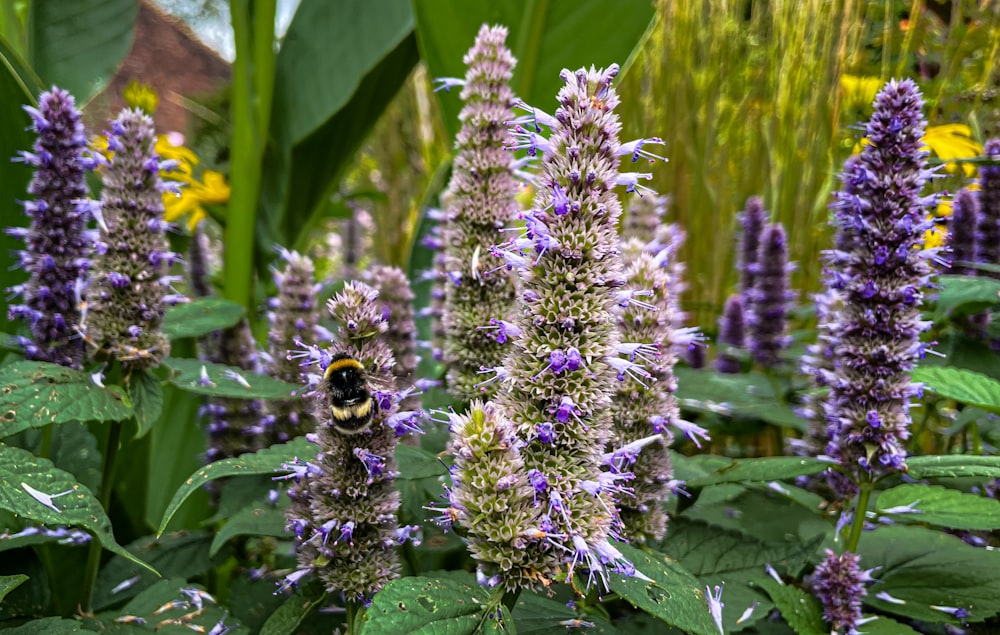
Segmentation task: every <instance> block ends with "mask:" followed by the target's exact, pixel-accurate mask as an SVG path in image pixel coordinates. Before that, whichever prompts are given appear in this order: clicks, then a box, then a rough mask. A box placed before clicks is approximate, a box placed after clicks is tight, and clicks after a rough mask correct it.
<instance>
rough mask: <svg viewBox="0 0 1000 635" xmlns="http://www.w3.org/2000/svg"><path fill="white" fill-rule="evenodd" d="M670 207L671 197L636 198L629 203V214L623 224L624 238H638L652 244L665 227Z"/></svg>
mask: <svg viewBox="0 0 1000 635" xmlns="http://www.w3.org/2000/svg"><path fill="white" fill-rule="evenodd" d="M669 205H670V197H669V196H666V195H664V196H634V197H632V199H631V200H629V202H628V206H627V209H628V213H627V214H626V215H625V221H624V222H623V223H622V238H623V239H626V240H627V239H630V238H638V239H639V240H641V241H643V242H651V241H653V240H655V239H656V237H657V230H658V229H659V228H660V227H662V226H663V223H664V218H665V217H666V215H667V207H669Z"/></svg>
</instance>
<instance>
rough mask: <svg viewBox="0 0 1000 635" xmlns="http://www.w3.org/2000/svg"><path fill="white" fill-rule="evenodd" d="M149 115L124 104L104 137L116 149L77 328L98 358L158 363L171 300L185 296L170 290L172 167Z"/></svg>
mask: <svg viewBox="0 0 1000 635" xmlns="http://www.w3.org/2000/svg"><path fill="white" fill-rule="evenodd" d="M155 141H156V136H155V134H154V132H153V120H152V119H150V118H149V116H147V115H145V114H144V113H143V112H142V111H140V110H135V109H131V110H125V111H122V113H121V114H120V115H119V116H118V118H117V119H115V121H114V122H113V123H112V125H111V131H110V132H109V133H108V136H107V144H108V149H109V150H110V151H111V152H112V153H113V154H112V156H111V159H110V160H109V161H108V165H107V166H106V167H105V168H104V170H103V174H102V180H103V183H104V189H103V191H102V192H101V202H100V206H95V207H94V208H93V212H94V214H95V215H96V216H97V224H98V227H99V229H100V240H99V242H98V244H97V250H96V254H95V256H94V262H93V269H92V274H91V279H90V283H89V289H88V292H87V312H86V314H85V316H84V318H83V326H82V330H83V332H84V335H85V338H86V340H87V342H88V343H89V344H90V346H91V348H92V351H91V352H92V354H93V356H94V357H95V358H97V359H108V358H116V359H118V360H120V361H121V362H122V363H123V364H124V365H127V366H129V367H131V368H137V369H139V368H148V367H151V366H156V365H158V364H159V363H160V360H161V359H163V358H164V357H166V356H167V355H168V354H169V353H170V340H169V339H167V337H166V336H165V335H164V334H163V333H162V332H161V330H160V325H161V323H162V322H163V314H164V312H165V311H166V307H167V305H168V304H171V303H175V302H181V301H184V300H186V298H184V297H183V296H179V295H175V294H174V293H173V292H172V288H171V283H172V282H173V281H174V279H173V278H172V277H171V276H169V275H167V270H168V268H169V267H170V265H171V264H172V263H173V261H174V259H175V258H176V254H174V253H173V252H171V251H170V249H169V245H168V243H167V237H166V234H165V232H166V230H167V222H166V221H165V220H164V219H163V192H164V191H166V190H169V189H170V188H171V187H173V184H171V183H165V182H163V181H161V179H160V171H161V170H167V169H169V168H170V167H172V166H171V165H170V164H168V162H166V161H161V160H160V158H159V156H157V154H156V152H155V151H154V144H155Z"/></svg>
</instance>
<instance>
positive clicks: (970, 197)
mask: <svg viewBox="0 0 1000 635" xmlns="http://www.w3.org/2000/svg"><path fill="white" fill-rule="evenodd" d="M978 223H979V200H978V199H977V198H976V195H975V193H974V192H972V191H971V190H969V189H963V190H962V191H960V192H959V193H958V196H956V197H955V200H954V201H953V202H952V205H951V218H950V219H949V220H948V249H949V250H950V252H951V253H950V254H949V255H950V257H951V261H952V262H953V263H957V262H975V261H976V256H977V254H976V245H977V242H976V226H977V225H978ZM951 273H954V274H959V275H967V276H973V275H976V270H975V269H972V268H969V267H964V266H962V265H955V264H953V265H952V267H951Z"/></svg>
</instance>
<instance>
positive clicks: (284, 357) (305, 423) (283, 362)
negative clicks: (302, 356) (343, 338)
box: [258, 249, 320, 446]
mask: <svg viewBox="0 0 1000 635" xmlns="http://www.w3.org/2000/svg"><path fill="white" fill-rule="evenodd" d="M279 254H280V255H281V258H282V260H284V261H285V265H284V268H283V269H275V271H274V283H275V284H276V285H277V287H278V295H277V296H276V297H275V298H274V299H273V300H272V301H271V311H270V312H269V313H268V322H269V323H270V325H271V327H270V329H269V330H268V334H267V347H268V364H267V372H268V374H269V375H271V376H272V377H276V378H278V379H280V380H282V381H287V382H289V383H292V384H304V383H305V378H304V377H303V375H302V367H301V366H300V365H299V363H298V362H297V361H295V360H292V359H289V355H288V351H289V350H292V349H295V348H299V347H303V346H313V345H315V344H316V342H318V341H319V309H318V307H317V306H316V294H317V293H319V289H320V285H319V284H317V283H316V282H315V281H314V280H313V276H314V274H313V271H314V270H313V262H312V260H311V259H310V258H309V257H308V256H303V255H302V254H300V253H298V252H295V251H288V250H287V249H281V250H280V251H279ZM262 408H263V412H264V419H263V420H262V424H263V429H264V433H265V436H264V438H263V439H262V440H261V443H259V444H258V445H260V446H270V445H272V444H274V443H284V442H286V441H288V440H289V439H291V438H294V437H297V436H301V435H303V434H305V433H307V432H310V431H312V429H313V427H314V426H313V421H312V418H311V416H310V414H309V413H308V412H302V408H301V405H300V402H299V401H297V400H274V401H266V402H264V404H263V407H262Z"/></svg>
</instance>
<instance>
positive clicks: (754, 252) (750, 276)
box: [736, 196, 767, 310]
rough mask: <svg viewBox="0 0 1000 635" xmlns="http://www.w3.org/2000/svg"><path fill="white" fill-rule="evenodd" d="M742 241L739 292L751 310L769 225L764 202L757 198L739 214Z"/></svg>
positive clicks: (751, 200) (738, 262) (738, 263)
mask: <svg viewBox="0 0 1000 635" xmlns="http://www.w3.org/2000/svg"><path fill="white" fill-rule="evenodd" d="M739 221H740V228H741V232H740V239H739V253H738V255H737V258H738V260H737V263H736V269H737V272H738V273H739V291H740V293H741V294H743V304H744V306H745V307H746V308H747V310H749V309H750V305H751V304H752V303H753V298H752V297H751V295H752V293H751V289H753V288H754V286H755V283H756V281H757V259H758V258H759V257H760V240H761V236H762V234H763V233H764V226H765V224H767V211H766V210H765V209H764V202H763V201H761V200H760V198H759V197H757V196H751V197H750V198H748V199H747V202H746V206H745V207H744V208H743V212H742V213H741V214H739Z"/></svg>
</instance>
